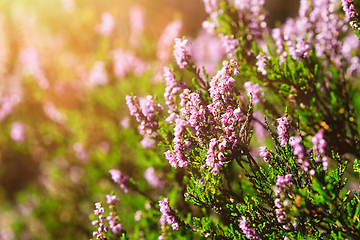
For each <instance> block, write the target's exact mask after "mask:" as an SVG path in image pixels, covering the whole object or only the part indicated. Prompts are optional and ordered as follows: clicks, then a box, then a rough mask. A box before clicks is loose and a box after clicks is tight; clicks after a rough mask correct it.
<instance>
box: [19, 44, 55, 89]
mask: <svg viewBox="0 0 360 240" xmlns="http://www.w3.org/2000/svg"><path fill="white" fill-rule="evenodd" d="M19 56H20V62H21V63H22V64H23V65H24V68H25V69H27V70H28V72H29V73H30V74H31V75H32V76H34V78H35V80H36V82H37V84H38V86H39V87H40V88H41V89H42V90H45V89H47V88H49V86H50V84H49V80H48V79H47V78H46V76H45V72H44V70H43V69H42V68H41V66H40V54H39V52H38V50H37V49H36V48H34V47H27V48H25V49H21V50H20V53H19Z"/></svg>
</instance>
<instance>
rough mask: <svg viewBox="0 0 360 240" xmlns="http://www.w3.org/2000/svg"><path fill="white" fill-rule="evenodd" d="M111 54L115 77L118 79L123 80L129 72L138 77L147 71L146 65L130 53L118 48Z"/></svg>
mask: <svg viewBox="0 0 360 240" xmlns="http://www.w3.org/2000/svg"><path fill="white" fill-rule="evenodd" d="M112 54H113V62H114V72H115V76H116V77H118V78H119V79H122V78H125V77H126V75H127V74H129V73H130V72H133V73H134V74H135V76H137V77H140V76H141V75H143V73H144V72H145V71H146V70H147V69H148V64H147V63H146V62H145V61H144V60H142V59H140V58H138V57H137V56H135V55H134V53H132V52H131V51H124V50H122V49H120V48H119V49H116V50H114V51H113V52H112Z"/></svg>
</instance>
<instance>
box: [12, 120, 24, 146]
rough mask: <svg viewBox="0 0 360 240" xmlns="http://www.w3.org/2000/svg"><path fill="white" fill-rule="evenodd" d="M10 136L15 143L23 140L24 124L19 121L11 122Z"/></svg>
mask: <svg viewBox="0 0 360 240" xmlns="http://www.w3.org/2000/svg"><path fill="white" fill-rule="evenodd" d="M10 137H11V139H12V140H13V141H15V142H17V143H23V142H24V140H25V126H24V124H22V123H20V122H13V123H12V124H11V132H10Z"/></svg>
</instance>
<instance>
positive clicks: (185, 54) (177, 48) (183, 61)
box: [174, 38, 191, 69]
mask: <svg viewBox="0 0 360 240" xmlns="http://www.w3.org/2000/svg"><path fill="white" fill-rule="evenodd" d="M174 41H175V45H174V57H175V59H176V63H177V64H178V65H179V67H180V68H181V69H184V68H185V67H186V66H187V64H188V62H189V60H190V58H191V56H190V53H189V47H190V42H189V40H187V39H184V40H181V39H180V38H175V40H174Z"/></svg>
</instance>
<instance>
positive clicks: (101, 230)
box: [91, 195, 122, 239]
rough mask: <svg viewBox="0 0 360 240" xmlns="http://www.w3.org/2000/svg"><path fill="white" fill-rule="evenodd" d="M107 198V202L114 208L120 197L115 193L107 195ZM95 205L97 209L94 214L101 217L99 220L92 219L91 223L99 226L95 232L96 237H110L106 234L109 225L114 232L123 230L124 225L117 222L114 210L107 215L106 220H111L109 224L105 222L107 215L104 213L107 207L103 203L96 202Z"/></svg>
mask: <svg viewBox="0 0 360 240" xmlns="http://www.w3.org/2000/svg"><path fill="white" fill-rule="evenodd" d="M106 198H107V201H106V203H107V204H109V205H110V208H113V207H114V204H115V203H116V202H117V201H119V198H117V197H116V196H115V195H106ZM95 207H96V210H94V214H95V215H96V216H98V217H99V220H94V221H92V222H91V225H93V226H99V227H98V229H97V231H94V232H93V236H94V237H96V238H97V239H108V238H107V237H105V236H104V233H106V232H108V231H109V227H110V229H111V231H112V232H113V233H118V232H119V231H121V230H122V225H121V224H120V223H117V221H118V219H117V217H115V216H114V212H111V213H110V215H109V216H107V217H106V220H108V221H109V226H107V225H105V223H104V219H105V216H104V215H103V213H104V212H105V209H104V207H103V205H102V203H95Z"/></svg>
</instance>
